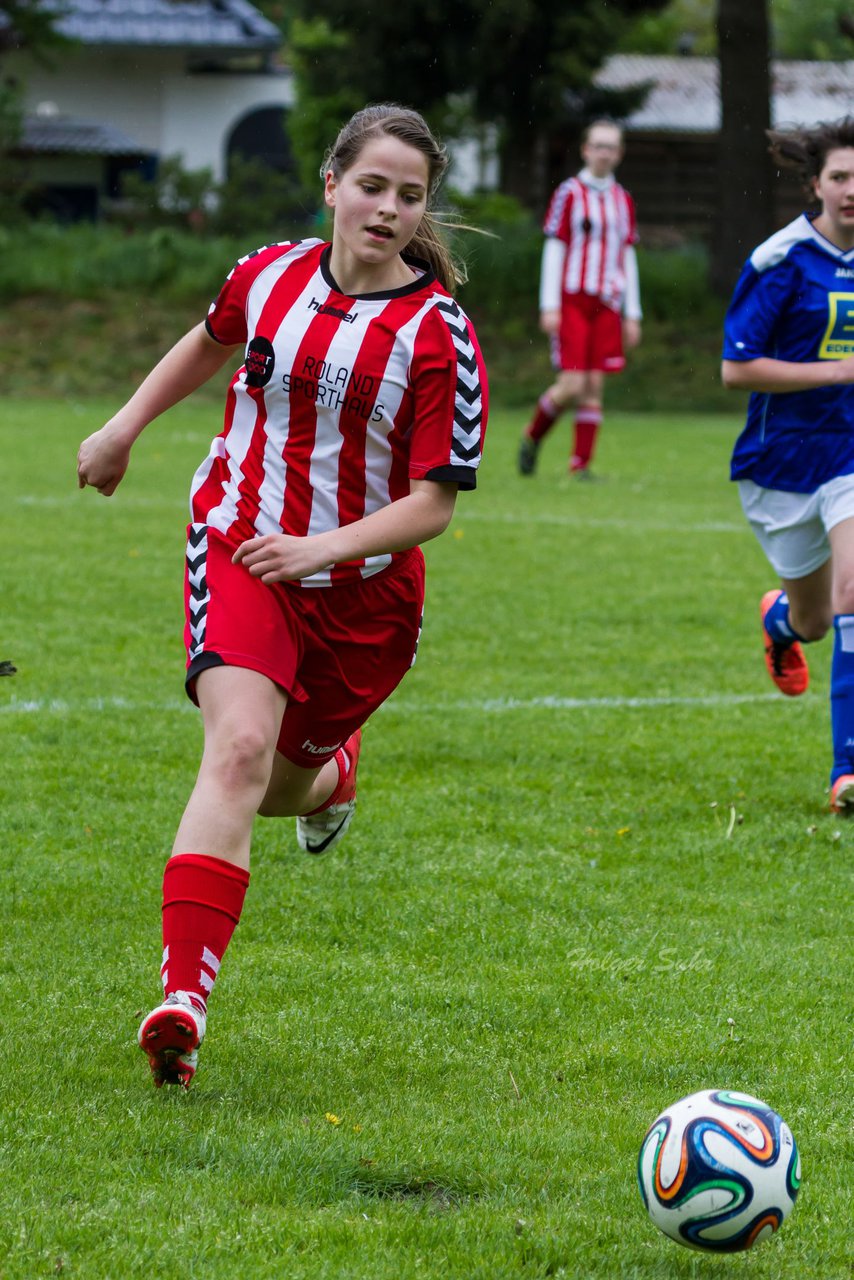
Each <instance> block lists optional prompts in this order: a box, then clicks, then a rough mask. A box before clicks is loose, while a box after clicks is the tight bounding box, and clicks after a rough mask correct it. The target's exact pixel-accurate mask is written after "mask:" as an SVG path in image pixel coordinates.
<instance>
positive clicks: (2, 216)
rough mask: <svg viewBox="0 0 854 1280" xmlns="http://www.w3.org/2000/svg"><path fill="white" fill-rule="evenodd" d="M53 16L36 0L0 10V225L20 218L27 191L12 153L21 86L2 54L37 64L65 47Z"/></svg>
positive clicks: (8, 1) (7, 3) (7, 2)
mask: <svg viewBox="0 0 854 1280" xmlns="http://www.w3.org/2000/svg"><path fill="white" fill-rule="evenodd" d="M55 18H56V14H52V13H48V12H47V11H46V10H45V9H44V8H43V7H42V5H41V4H40V3H39V0H4V4H3V8H2V9H0V221H6V220H12V219H15V218H17V217H21V216H22V214H21V209H22V206H23V201H24V198H25V197H26V195H27V191H28V187H27V180H26V175H25V173H24V171H23V166H22V163H21V161H20V159H19V158H18V157H16V156H15V154H14V153H15V149H16V147H17V146H18V143H19V142H20V137H21V121H22V116H23V91H22V86H21V84H20V83H19V82H18V81H17V80H16V79H15V78H14V77H12V76H10V75H8V74H7V73H6V71H5V69H4V68H3V66H2V56H3V54H6V53H9V52H11V51H12V50H17V49H26V50H28V52H30V53H31V54H33V56H34V57H35V58H37V59H38V60H39V61H41V62H47V61H48V60H49V55H50V52H51V50H53V49H55V48H58V47H60V46H62V45H64V44H66V43H68V42H67V41H66V40H65V39H64V37H62V36H60V35H58V34H57V33H56V32H55V31H54V29H53V23H54V21H55Z"/></svg>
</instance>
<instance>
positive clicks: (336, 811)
mask: <svg viewBox="0 0 854 1280" xmlns="http://www.w3.org/2000/svg"><path fill="white" fill-rule="evenodd" d="M355 812H356V797H355V796H354V797H353V799H352V800H347V801H346V802H345V803H344V804H331V805H330V806H329V808H328V809H324V810H323V812H322V813H314V814H312V815H311V816H310V817H307V818H297V844H298V845H299V847H300V848H301V849H305V851H306V853H326V851H327V849H332V848H333V847H334V846H335V845H336V844H337V843H338V841H339V840H343V838H344V836H345V834H346V832H347V828H348V827H349V825H350V823H351V822H352V821H353V814H354V813H355Z"/></svg>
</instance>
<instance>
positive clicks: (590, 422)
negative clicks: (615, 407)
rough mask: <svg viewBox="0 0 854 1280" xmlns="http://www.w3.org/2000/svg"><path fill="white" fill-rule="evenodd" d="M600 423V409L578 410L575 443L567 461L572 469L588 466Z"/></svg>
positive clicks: (580, 469) (576, 469)
mask: <svg viewBox="0 0 854 1280" xmlns="http://www.w3.org/2000/svg"><path fill="white" fill-rule="evenodd" d="M601 425H602V410H601V409H579V410H578V412H577V414H576V415H575V444H574V446H573V450H572V457H571V458H570V461H569V465H570V469H571V470H572V471H583V470H584V468H585V467H589V465H590V463H591V461H592V458H593V452H594V450H595V448H596V437H597V435H598V434H599V428H600V427H601Z"/></svg>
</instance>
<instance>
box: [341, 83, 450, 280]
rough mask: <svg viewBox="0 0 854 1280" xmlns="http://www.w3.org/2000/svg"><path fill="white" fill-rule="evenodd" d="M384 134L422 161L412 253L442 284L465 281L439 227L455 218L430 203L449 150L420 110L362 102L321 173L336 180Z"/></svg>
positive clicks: (437, 186) (344, 129)
mask: <svg viewBox="0 0 854 1280" xmlns="http://www.w3.org/2000/svg"><path fill="white" fill-rule="evenodd" d="M383 134H385V135H386V136H388V137H390V138H398V139H399V140H400V141H401V142H405V143H406V145H407V146H408V147H414V148H415V150H416V151H420V152H421V154H422V155H423V156H424V158H425V160H426V161H427V173H428V182H427V208H426V210H425V212H424V215H423V217H422V219H421V221H420V223H419V224H418V230H417V231H416V232H415V235H414V236H413V237H412V239H411V240H410V242H409V245H408V246H407V247H408V249H409V250H410V251H411V252H412V253H413V254H414V255H415V256H416V257H419V258H423V259H425V260H426V261H427V262H428V263H429V265H430V266H431V267H432V269H433V272H434V273H435V276H436V279H437V280H438V281H439V283H440V284H441V285H442V287H443V288H444V289H448V290H452V289H453V288H454V287H455V286H456V285H460V284H464V283H465V281H466V273H465V270H464V268H463V267H462V266H461V265H460V264H459V263H458V262H457V261H456V259H455V258H454V256H453V254H452V253H451V251H450V249H449V248H448V246H447V244H446V243H445V241H444V239H443V238H442V235H441V233H440V231H439V228H440V227H441V226H453V225H454V224H453V223H452V222H448V221H445V220H444V219H440V218H439V217H437V216H436V214H435V213H433V212H431V208H430V206H431V204H432V201H433V199H434V197H435V195H436V191H437V190H438V188H439V186H440V184H441V182H442V179H443V177H444V176H445V171H446V170H447V168H448V163H449V160H448V152H447V149H446V148H445V147H444V146H443V145H442V144H441V143H440V142H439V141H438V140H437V139H436V138H435V137H434V136H433V134H432V133H431V132H430V128H429V126H428V124H427V122H426V120H425V119H424V117H423V116H421V115H419V114H418V112H417V111H412V110H411V109H410V108H409V107H399V106H397V105H396V104H395V103H379V104H377V105H375V106H370V107H363V108H362V110H361V111H357V112H356V114H355V115H354V116H352V117H351V118H350V119H349V120H348V121H347V123H346V124H345V125H344V127H343V128H342V129H341V132H340V133H339V134H338V137H337V138H336V139H335V141H334V143H333V144H332V146H331V147H330V148H329V150H328V151H327V153H326V155H325V157H324V160H323V164H322V165H321V167H320V176H321V178H324V179H325V178H326V175H327V173H330V172H331V174H332V176H333V178H335V180H336V182H337V181H339V180H340V178H341V175H342V174H344V173H346V172H347V170H348V169H349V168H351V166H352V165H354V164H355V163H356V161H357V160H358V158H359V156H360V155H361V153H362V151H363V149H364V147H365V146H366V144H367V143H368V142H370V141H372V140H373V139H374V138H379V137H381V136H382V135H383Z"/></svg>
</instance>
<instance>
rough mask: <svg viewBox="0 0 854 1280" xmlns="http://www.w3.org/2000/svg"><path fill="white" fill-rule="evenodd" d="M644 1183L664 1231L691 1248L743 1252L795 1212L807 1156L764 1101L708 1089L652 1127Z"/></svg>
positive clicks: (644, 1147)
mask: <svg viewBox="0 0 854 1280" xmlns="http://www.w3.org/2000/svg"><path fill="white" fill-rule="evenodd" d="M638 1182H639V1183H640V1191H641V1195H642V1196H643V1202H644V1204H645V1205H646V1208H647V1211H648V1213H649V1216H650V1217H651V1218H652V1220H653V1222H654V1223H655V1225H656V1226H657V1227H659V1228H660V1229H661V1230H662V1231H663V1232H664V1234H665V1235H667V1236H670V1238H671V1239H672V1240H677V1241H678V1242H679V1244H684V1245H687V1246H688V1247H689V1248H692V1249H705V1250H709V1251H712V1252H715V1253H737V1252H738V1251H739V1250H741V1249H749V1248H750V1247H751V1245H754V1244H755V1243H756V1241H757V1240H765V1239H767V1238H768V1237H769V1236H772V1235H773V1234H774V1232H775V1231H776V1230H777V1228H778V1227H779V1226H780V1224H781V1223H782V1221H783V1219H784V1218H785V1217H786V1215H787V1214H788V1213H789V1211H790V1210H791V1208H792V1205H793V1204H794V1203H795V1196H796V1195H797V1194H798V1187H799V1186H800V1183H801V1158H800V1156H799V1155H798V1149H797V1147H796V1146H795V1140H794V1138H793V1137H792V1131H791V1129H790V1128H789V1126H788V1125H787V1124H786V1122H785V1121H784V1120H782V1119H781V1118H780V1116H778V1115H777V1112H776V1111H772V1110H771V1108H770V1107H768V1106H766V1105H765V1103H764V1102H760V1101H759V1100H758V1098H751V1097H750V1095H749V1094H746V1093H733V1092H731V1091H729V1090H726V1089H706V1090H703V1092H701V1093H692V1094H690V1096H689V1097H687V1098H680V1100H679V1101H678V1102H674V1104H673V1106H672V1107H668V1108H667V1110H666V1111H662V1113H661V1115H660V1116H659V1117H658V1119H657V1120H656V1121H654V1123H653V1124H652V1125H651V1126H650V1128H649V1130H648V1132H647V1135H646V1137H645V1138H644V1140H643V1143H642V1144H641V1149H640V1155H639V1157H638Z"/></svg>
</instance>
